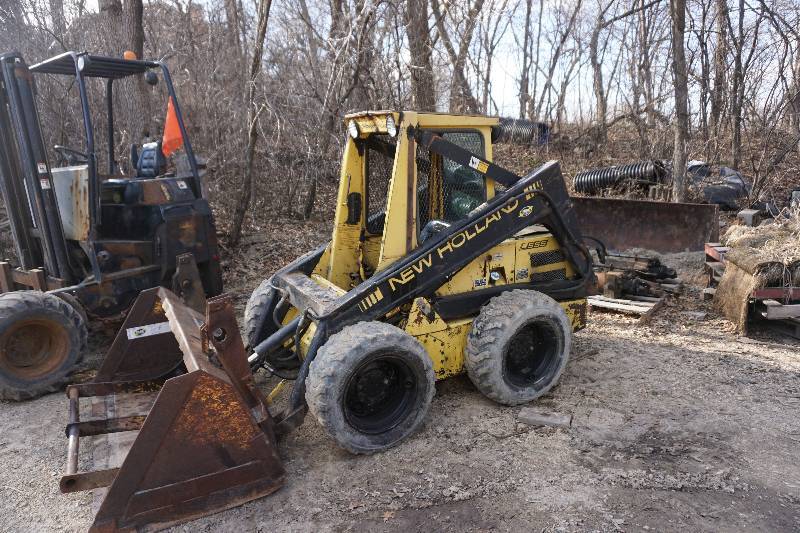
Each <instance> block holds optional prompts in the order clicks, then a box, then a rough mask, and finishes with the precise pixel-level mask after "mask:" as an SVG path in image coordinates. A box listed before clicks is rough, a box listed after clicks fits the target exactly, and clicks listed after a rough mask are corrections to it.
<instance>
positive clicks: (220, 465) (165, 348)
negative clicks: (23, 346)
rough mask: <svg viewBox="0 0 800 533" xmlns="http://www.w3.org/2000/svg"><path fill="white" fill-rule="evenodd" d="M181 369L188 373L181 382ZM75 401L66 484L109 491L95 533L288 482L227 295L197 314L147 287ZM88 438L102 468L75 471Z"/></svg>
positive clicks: (240, 498)
mask: <svg viewBox="0 0 800 533" xmlns="http://www.w3.org/2000/svg"><path fill="white" fill-rule="evenodd" d="M181 363H182V365H183V367H185V373H181V374H180V375H175V374H176V373H180V372H181V370H182V369H181ZM165 376H175V377H169V378H168V379H166V381H160V380H159V379H161V380H163V378H164V377H165ZM67 397H68V398H69V423H68V424H67V427H66V434H67V437H68V454H67V455H68V458H67V470H66V474H65V475H64V476H63V477H62V478H61V481H60V489H61V491H62V492H64V493H69V492H77V491H84V490H93V489H99V488H104V487H107V489H105V490H102V491H98V494H97V496H99V498H97V499H99V500H100V502H99V509H98V510H97V514H96V516H95V519H94V523H93V524H92V527H91V529H90V530H91V531H126V530H140V529H145V530H154V529H161V528H164V527H167V526H169V525H174V524H177V523H181V522H185V521H187V520H192V519H195V518H199V517H201V516H205V515H208V514H213V513H216V512H219V511H222V510H224V509H229V508H232V507H236V506H238V505H241V504H242V503H244V502H247V501H250V500H253V499H256V498H260V497H262V496H265V495H267V494H270V493H272V492H274V491H276V490H277V489H279V488H280V487H281V486H282V485H283V483H284V468H283V464H282V462H281V460H280V458H279V457H278V453H277V448H276V445H275V434H274V428H273V420H272V418H271V417H270V414H269V411H268V410H267V402H266V399H265V398H264V396H263V394H262V393H261V392H260V391H259V390H258V389H257V388H256V386H255V384H254V382H253V376H252V373H251V371H250V367H249V365H248V363H247V359H246V356H245V348H244V345H243V343H242V340H241V337H240V335H239V331H238V327H237V324H236V319H235V313H234V308H233V305H232V302H231V300H230V298H229V297H226V296H222V297H218V298H215V299H212V300H210V301H209V302H208V304H207V307H206V312H205V315H201V314H200V313H198V312H196V311H194V310H193V309H191V308H190V307H188V306H187V305H185V304H184V303H182V302H181V300H180V299H179V298H178V297H177V296H176V295H175V294H173V293H172V292H170V291H169V290H167V289H164V288H154V289H149V290H147V291H144V292H142V293H141V295H140V296H139V298H138V299H137V301H136V304H135V305H134V308H133V310H132V312H131V313H130V315H129V316H128V319H127V320H126V321H125V324H124V325H123V327H122V329H121V330H120V332H119V333H118V335H117V338H116V339H115V341H114V343H113V345H112V347H111V349H110V351H109V353H108V354H107V356H106V359H105V361H104V363H103V366H102V368H101V369H100V372H99V373H98V376H97V379H96V380H95V381H94V382H91V383H85V384H80V385H71V386H69V387H68V388H67ZM81 399H84V402H85V406H84V407H83V408H82V406H81ZM87 407H88V409H89V411H90V416H89V417H86V416H85V413H86V408H87ZM82 437H94V443H93V446H92V447H91V455H92V459H93V461H92V462H93V463H94V468H95V470H92V471H86V472H81V471H79V469H78V467H79V464H80V458H79V450H80V444H81V443H82Z"/></svg>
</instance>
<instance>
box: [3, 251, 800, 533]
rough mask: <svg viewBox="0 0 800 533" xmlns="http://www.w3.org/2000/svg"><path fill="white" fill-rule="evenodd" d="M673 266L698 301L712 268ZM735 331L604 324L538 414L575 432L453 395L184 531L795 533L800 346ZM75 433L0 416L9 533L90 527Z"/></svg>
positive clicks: (310, 461) (474, 395)
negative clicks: (383, 438) (77, 477)
mask: <svg viewBox="0 0 800 533" xmlns="http://www.w3.org/2000/svg"><path fill="white" fill-rule="evenodd" d="M666 259H667V263H668V264H669V258H666ZM675 259H676V261H675V262H676V263H677V265H676V266H678V268H679V269H680V271H681V274H682V277H683V278H684V280H686V281H688V282H691V283H694V284H695V285H697V284H699V283H702V276H701V275H700V274H699V271H700V268H701V265H702V254H699V255H698V254H695V255H694V256H686V255H682V256H681V257H676V258H675ZM248 284H250V282H248ZM249 288H251V287H245V286H240V287H236V288H235V290H237V291H240V292H241V294H240V295H239V296H240V297H239V299H238V301H239V302H241V301H243V299H244V298H243V297H244V294H245V292H244V291H246V289H249ZM732 330H733V326H732V325H731V324H730V323H729V322H727V321H725V320H724V319H722V318H719V317H718V316H717V315H715V313H714V312H713V311H712V310H711V309H710V306H708V305H707V304H705V303H703V302H702V301H701V300H700V296H699V289H698V288H697V287H695V288H690V289H689V290H688V291H687V292H686V293H685V294H684V295H683V296H681V297H679V298H678V299H676V300H673V301H671V302H670V303H669V304H668V305H667V306H666V307H665V308H662V309H661V310H660V311H659V312H658V313H657V314H656V316H655V317H654V319H653V320H652V321H651V322H650V323H649V324H646V325H644V324H640V323H639V322H637V320H636V319H634V318H630V317H625V316H621V315H616V314H610V313H594V314H592V315H591V317H590V325H589V327H588V328H587V329H585V330H584V331H581V332H580V333H578V334H577V335H576V337H575V346H574V350H573V354H572V359H571V361H570V363H569V365H568V366H567V370H566V372H565V374H564V375H563V377H562V380H561V383H560V385H559V386H558V387H557V388H556V389H554V391H553V392H552V393H551V394H549V395H548V396H547V397H545V398H543V399H541V400H540V401H538V402H536V404H535V405H536V407H537V408H540V409H546V410H548V411H552V412H553V413H559V414H571V415H572V416H573V422H572V426H570V427H568V428H541V427H531V426H528V425H525V424H523V423H521V422H519V421H518V418H517V417H518V414H519V412H520V408H508V407H503V406H499V405H496V404H493V403H492V402H490V401H488V400H487V399H485V398H483V397H482V396H481V395H480V394H479V393H478V392H477V391H476V390H475V389H474V387H473V386H472V385H471V383H470V382H469V380H468V379H467V378H465V377H460V378H453V379H450V380H447V381H445V382H442V383H439V384H438V386H437V394H436V397H435V398H434V402H433V406H432V408H431V412H430V415H429V417H428V420H427V423H426V425H425V426H424V428H423V430H422V431H420V432H419V433H418V434H416V435H415V436H414V437H412V438H411V439H409V440H407V441H406V442H404V443H403V444H401V445H400V446H398V447H397V448H395V449H392V450H390V451H388V452H386V453H382V454H378V455H374V456H370V457H354V456H351V455H349V454H347V453H346V452H344V451H342V450H340V449H339V448H337V446H336V445H335V444H334V443H333V441H331V440H330V439H329V438H328V437H326V436H325V435H324V434H323V432H322V431H321V429H320V427H319V426H318V425H316V423H315V422H314V421H313V420H312V419H311V418H308V419H307V420H306V423H305V424H304V425H303V426H302V427H301V428H300V429H299V430H298V431H296V432H295V433H294V434H292V435H290V436H289V437H288V438H287V439H285V440H284V441H282V442H281V443H280V453H281V455H282V457H283V458H284V460H285V462H286V467H287V470H288V476H287V477H288V483H287V485H286V486H285V487H284V488H282V489H281V490H280V491H278V492H277V493H275V494H274V495H272V496H270V497H267V498H263V499H261V500H257V501H254V502H250V503H248V504H245V505H243V506H241V507H239V508H236V509H233V510H230V511H227V512H224V513H220V514H217V515H214V516H211V517H207V518H203V519H201V520H198V521H195V522H192V523H189V524H184V525H183V526H179V527H178V528H176V530H178V531H187V532H188V531H192V532H196V531H365V530H366V531H398V530H402V531H406V532H410V531H431V530H436V531H485V530H496V531H534V530H536V531H592V530H596V531H643V530H657V531H675V530H690V531H700V530H702V531H712V530H713V531H791V530H794V531H797V530H798V524H800V462H798V460H797V459H798V452H797V450H798V442H800V419H798V417H797V412H798V408H800V355H798V353H799V352H798V343H797V342H796V341H792V340H789V339H787V338H785V337H778V336H772V335H771V334H770V333H769V332H765V331H762V330H758V329H756V330H755V331H754V332H753V333H752V335H753V338H737V337H735V336H734V335H733V333H732ZM95 343H96V344H101V343H102V338H99V339H98V338H96V339H95ZM96 360H97V357H95V358H94V359H92V360H90V364H92V363H93V362H96ZM66 415H67V405H66V402H65V398H64V397H63V395H60V394H55V395H51V396H48V397H45V398H41V399H39V400H36V401H33V402H27V403H20V404H11V403H4V404H2V405H0V461H1V462H2V465H3V468H2V473H0V477H1V480H0V515H1V516H2V517H3V524H2V526H0V530H5V531H30V530H67V531H72V530H85V529H87V527H88V526H89V525H90V524H91V519H92V512H91V509H90V500H91V496H90V495H88V494H75V495H68V496H64V495H60V494H59V492H58V478H59V475H60V473H61V471H62V470H63V468H64V462H65V454H66V439H65V438H64V433H63V425H64V424H65V422H66Z"/></svg>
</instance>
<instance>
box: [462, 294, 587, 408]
mask: <svg viewBox="0 0 800 533" xmlns="http://www.w3.org/2000/svg"><path fill="white" fill-rule="evenodd" d="M571 349H572V326H571V325H570V321H569V318H568V317H567V314H566V312H565V311H564V309H563V308H562V307H561V306H560V305H559V304H558V302H556V301H555V300H553V299H552V298H550V297H549V296H547V295H544V294H542V293H540V292H536V291H530V290H515V291H508V292H504V293H503V294H500V295H499V296H495V297H494V298H492V299H491V300H489V302H488V303H487V304H486V305H484V306H483V308H482V309H481V312H480V313H479V314H478V316H477V317H476V318H475V320H474V322H473V324H472V330H471V331H470V333H469V337H468V339H467V346H466V349H465V353H464V363H465V366H466V368H467V374H468V375H469V377H470V379H471V380H472V382H473V383H474V384H475V386H476V387H477V388H478V390H480V391H481V392H482V393H483V394H484V395H486V396H487V397H488V398H491V399H492V400H494V401H496V402H498V403H502V404H505V405H519V404H522V403H527V402H530V401H532V400H535V399H536V398H538V397H540V396H542V395H543V394H545V393H547V392H548V391H549V390H550V389H551V388H553V386H555V384H556V383H557V382H558V379H559V377H561V374H562V372H563V371H564V368H565V367H566V365H567V361H568V360H569V354H570V350H571Z"/></svg>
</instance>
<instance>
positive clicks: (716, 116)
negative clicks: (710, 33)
mask: <svg viewBox="0 0 800 533" xmlns="http://www.w3.org/2000/svg"><path fill="white" fill-rule="evenodd" d="M716 5H717V13H716V17H717V18H716V24H715V27H716V33H717V42H716V47H715V48H714V88H713V90H712V91H711V113H710V114H709V116H708V127H709V129H710V130H711V135H712V136H713V137H714V138H716V137H718V136H719V134H720V116H721V114H722V106H723V105H724V103H725V88H726V82H725V72H726V70H727V57H728V37H727V34H728V0H716Z"/></svg>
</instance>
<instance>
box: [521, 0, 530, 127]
mask: <svg viewBox="0 0 800 533" xmlns="http://www.w3.org/2000/svg"><path fill="white" fill-rule="evenodd" d="M532 4H533V0H526V2H525V34H524V37H523V39H522V72H521V75H520V78H519V118H525V110H526V109H527V108H528V100H529V99H530V97H531V96H530V93H529V92H528V91H529V90H530V68H531V66H530V38H531V5H532Z"/></svg>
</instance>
